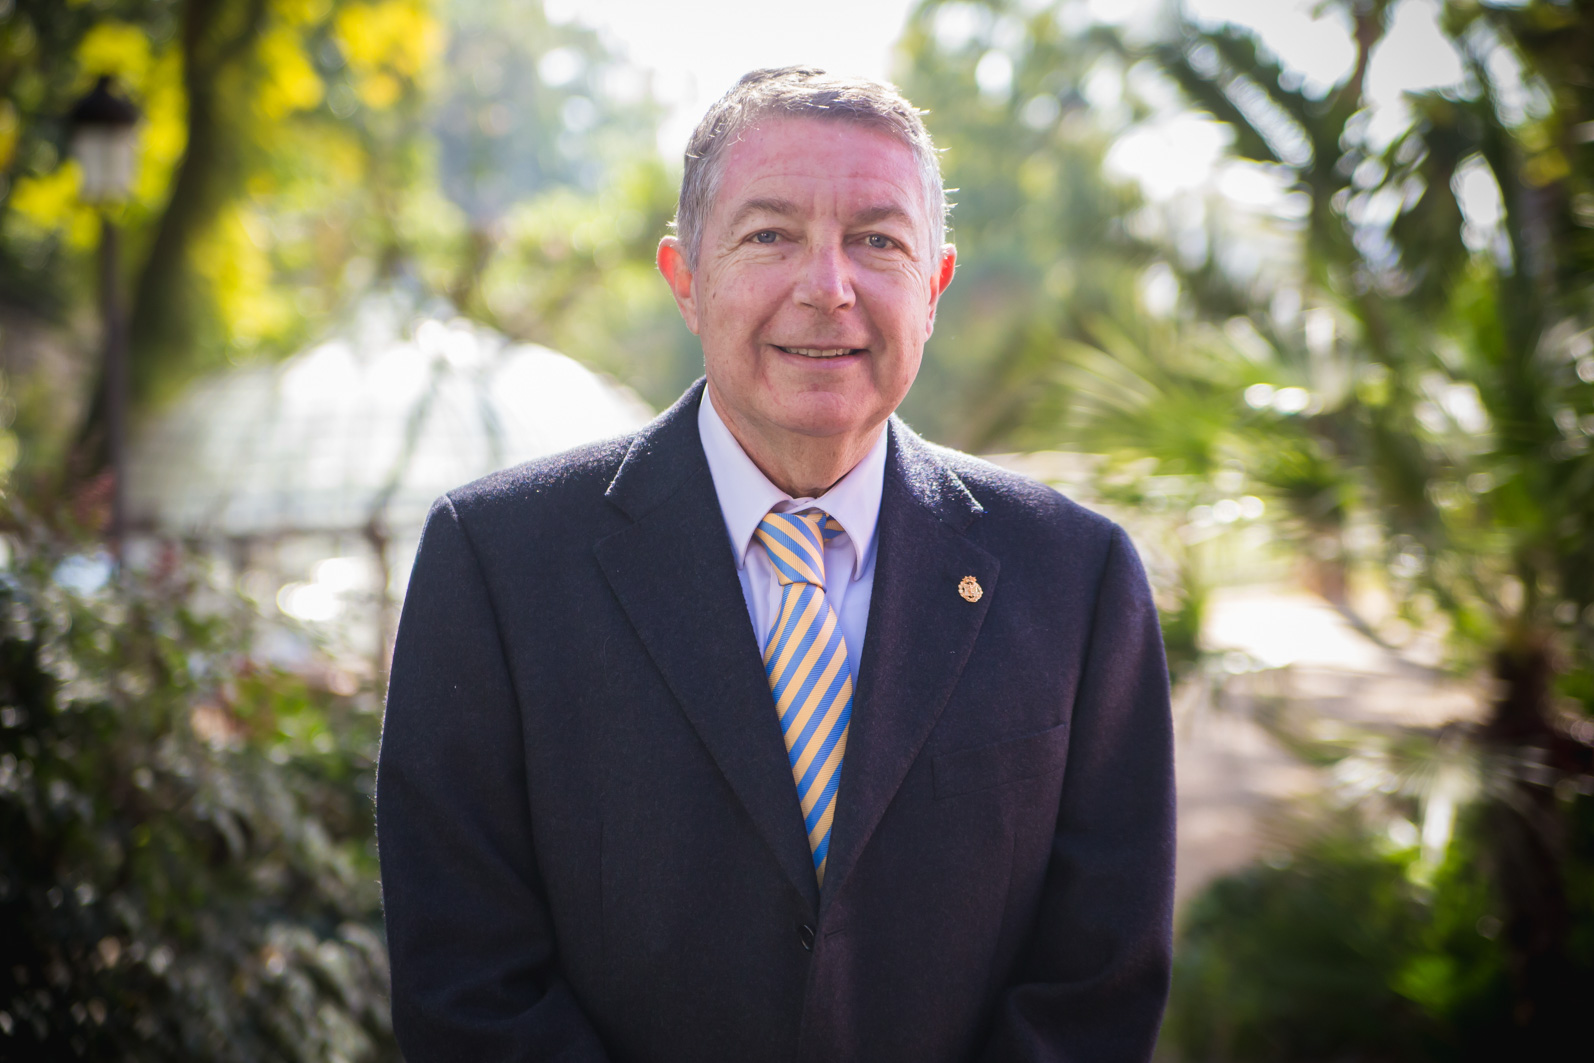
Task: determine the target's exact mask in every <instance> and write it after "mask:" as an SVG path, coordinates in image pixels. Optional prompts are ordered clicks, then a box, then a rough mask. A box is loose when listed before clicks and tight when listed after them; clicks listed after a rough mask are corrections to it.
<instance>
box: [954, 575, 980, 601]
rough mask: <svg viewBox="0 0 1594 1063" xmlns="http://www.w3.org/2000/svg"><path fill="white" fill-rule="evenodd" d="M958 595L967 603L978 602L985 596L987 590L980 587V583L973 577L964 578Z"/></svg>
mask: <svg viewBox="0 0 1594 1063" xmlns="http://www.w3.org/2000/svg"><path fill="white" fill-rule="evenodd" d="M958 593H959V594H961V595H962V596H963V600H964V601H965V602H977V601H979V600H980V598H981V597H982V596H984V594H985V588H984V587H981V586H980V581H979V580H977V579H975V578H974V577H973V576H964V577H963V578H962V580H960V581H959V582H958Z"/></svg>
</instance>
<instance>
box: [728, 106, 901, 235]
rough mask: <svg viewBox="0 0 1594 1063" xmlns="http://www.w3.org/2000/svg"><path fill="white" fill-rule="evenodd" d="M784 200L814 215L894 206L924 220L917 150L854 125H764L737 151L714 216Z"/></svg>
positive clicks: (787, 120)
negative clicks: (764, 200) (769, 199)
mask: <svg viewBox="0 0 1594 1063" xmlns="http://www.w3.org/2000/svg"><path fill="white" fill-rule="evenodd" d="M777 194H778V195H779V196H780V197H781V198H783V199H788V200H792V201H794V202H796V203H797V204H798V205H800V206H804V207H809V208H818V207H821V206H824V207H826V208H830V207H834V208H836V209H868V208H872V207H878V206H885V205H894V206H897V207H899V208H900V209H902V210H904V211H906V212H909V213H910V214H913V215H923V214H924V213H925V203H924V189H923V184H922V181H921V180H920V177H919V166H918V160H917V158H916V157H915V156H914V154H913V150H912V149H911V148H909V147H908V145H906V144H904V143H903V142H902V141H900V140H898V139H897V138H896V137H893V136H892V135H891V134H890V133H887V132H885V131H883V130H880V129H876V128H873V127H871V126H868V125H864V124H862V123H860V122H854V121H850V120H847V119H823V118H794V117H772V118H765V119H763V120H761V121H760V122H759V123H758V124H757V125H756V126H754V127H752V128H751V129H748V130H747V131H746V132H744V133H743V134H742V135H741V137H740V138H739V139H738V140H737V142H736V143H735V144H733V145H731V147H730V149H729V150H728V151H727V152H726V158H725V168H724V170H723V171H722V175H721V178H720V187H719V192H718V195H717V196H716V197H715V204H714V212H715V213H717V214H726V213H727V212H733V211H735V210H736V209H737V208H738V207H739V206H740V205H741V204H742V203H744V202H746V201H747V200H749V199H755V198H761V197H765V196H770V195H777Z"/></svg>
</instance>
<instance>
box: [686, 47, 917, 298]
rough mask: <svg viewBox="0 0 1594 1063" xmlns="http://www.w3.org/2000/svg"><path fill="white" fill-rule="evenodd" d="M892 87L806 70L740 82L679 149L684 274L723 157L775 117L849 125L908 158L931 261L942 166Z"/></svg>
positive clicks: (759, 73) (779, 70)
mask: <svg viewBox="0 0 1594 1063" xmlns="http://www.w3.org/2000/svg"><path fill="white" fill-rule="evenodd" d="M921 113H922V112H920V111H919V109H918V108H917V107H915V106H913V104H911V103H909V102H908V101H907V100H905V99H904V98H903V97H902V94H901V93H899V92H898V91H897V90H896V89H895V88H893V87H892V86H890V85H885V84H882V83H881V82H878V81H871V80H869V79H868V78H858V77H838V76H835V75H832V74H827V73H825V71H823V70H820V69H818V68H817V67H811V66H787V67H772V68H769V69H765V70H754V71H753V72H752V73H749V74H744V75H742V79H741V80H740V81H738V82H737V83H736V84H735V86H734V87H732V89H731V90H730V91H729V92H727V93H726V94H725V95H724V96H721V97H720V98H719V100H718V101H717V102H716V103H715V104H714V106H712V107H710V108H709V109H708V113H707V114H705V115H704V116H703V120H702V121H701V122H699V123H698V124H697V128H696V129H695V130H693V131H692V139H691V140H690V141H688V142H687V145H686V168H685V170H684V172H683V173H682V174H681V198H680V202H679V204H678V205H677V207H676V211H675V221H674V222H673V223H672V225H673V227H674V229H675V234H676V236H677V238H679V239H680V241H681V246H682V250H683V252H684V254H685V256H686V265H687V268H688V269H692V270H695V269H697V259H698V252H699V251H700V250H701V249H702V246H703V224H704V222H705V221H706V220H707V219H708V212H709V210H710V209H712V207H713V205H714V197H715V196H716V195H718V194H719V185H720V178H721V176H722V175H723V174H724V172H725V156H726V153H727V152H728V151H729V150H730V147H731V145H732V144H735V143H736V141H737V140H739V139H740V138H741V136H742V134H744V133H746V132H747V131H748V130H749V129H751V128H752V127H754V126H756V125H757V124H758V122H759V120H760V119H763V118H767V117H770V116H771V115H778V116H781V117H793V118H822V119H826V120H829V121H839V122H856V123H858V124H859V125H865V126H869V127H871V128H874V129H879V130H881V131H882V132H884V133H888V134H890V135H891V136H892V137H895V138H896V139H897V140H899V141H901V142H902V143H903V144H904V145H906V146H907V147H908V148H909V150H911V151H912V152H913V157H914V159H915V160H916V161H917V162H918V164H919V177H920V180H921V182H922V183H923V185H924V203H925V207H926V208H927V210H928V213H929V219H928V220H929V223H930V235H931V236H932V237H933V238H934V240H933V242H932V244H931V248H930V251H931V254H932V255H933V254H934V253H935V251H936V250H937V249H938V248H940V246H941V245H942V244H943V243H944V242H945V241H946V216H947V211H948V209H949V207H948V204H947V201H946V190H945V188H943V187H942V184H941V159H940V156H939V154H938V153H937V152H936V149H935V144H934V143H932V142H931V140H930V134H929V132H928V131H927V130H926V129H925V128H924V122H923V120H921V119H920V117H919V115H920V114H921Z"/></svg>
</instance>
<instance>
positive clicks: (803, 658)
mask: <svg viewBox="0 0 1594 1063" xmlns="http://www.w3.org/2000/svg"><path fill="white" fill-rule="evenodd" d="M841 532H842V527H841V525H840V524H838V523H837V522H836V519H835V518H834V517H830V516H827V515H826V514H825V512H824V510H821V509H805V510H803V511H802V512H801V513H774V512H771V513H769V514H768V515H767V516H765V517H764V519H763V521H762V522H761V523H760V524H759V525H758V530H757V531H756V532H754V535H755V536H756V537H757V539H758V541H759V542H760V543H762V544H763V545H764V550H765V551H766V552H767V553H768V554H769V560H770V562H771V563H772V564H773V565H774V566H775V573H776V574H777V575H778V576H779V577H780V613H779V615H778V616H777V617H776V619H775V623H774V626H773V627H771V628H770V629H769V635H768V636H767V637H766V638H765V639H764V671H765V672H766V673H767V674H768V675H769V689H770V691H771V693H773V694H774V696H775V711H776V712H777V713H778V714H779V717H780V726H781V730H782V731H783V732H784V733H785V736H786V753H787V756H788V757H789V758H790V760H791V774H792V778H793V779H794V780H796V783H797V798H798V800H799V801H800V802H801V804H802V809H803V819H804V821H805V822H806V824H807V827H808V847H809V848H810V849H811V850H813V854H814V874H815V875H816V876H818V878H819V884H820V885H821V886H822V885H824V882H825V858H826V856H827V855H828V854H829V852H830V824H831V821H832V820H833V819H834V818H835V815H836V785H837V784H838V783H839V782H840V781H841V758H842V756H843V755H844V754H845V753H846V752H847V722H848V721H849V720H851V719H852V667H851V666H850V665H849V664H848V663H847V643H846V642H845V641H844V640H843V639H842V637H841V626H840V625H839V624H838V623H837V622H836V611H835V610H834V609H832V608H830V603H829V602H827V601H826V600H825V545H824V544H825V543H826V542H828V541H829V540H831V539H834V538H835V537H836V536H837V535H840V534H841Z"/></svg>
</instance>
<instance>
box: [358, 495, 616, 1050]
mask: <svg viewBox="0 0 1594 1063" xmlns="http://www.w3.org/2000/svg"><path fill="white" fill-rule="evenodd" d="M376 809H377V837H378V841H379V845H380V853H381V864H382V898H383V906H384V909H385V912H386V919H387V937H388V948H389V953H390V962H391V965H392V977H393V1028H394V1031H395V1033H396V1035H397V1037H398V1040H399V1045H400V1047H401V1049H402V1050H403V1053H404V1058H405V1059H406V1060H408V1061H409V1063H432V1061H436V1060H470V1061H473V1063H491V1061H498V1060H505V1061H508V1060H515V1061H531V1060H567V1061H571V1063H575V1061H581V1063H601V1061H603V1060H604V1059H605V1058H606V1056H605V1053H604V1050H603V1047H602V1045H601V1043H600V1042H599V1039H598V1037H597V1035H596V1033H595V1032H594V1031H593V1029H592V1026H591V1024H590V1023H589V1021H588V1020H587V1018H586V1016H585V1015H584V1014H583V1013H582V1011H581V1008H580V1005H579V1004H578V1003H577V1002H576V1000H575V998H574V996H573V995H572V994H571V992H570V989H569V987H568V986H567V985H566V984H565V982H564V981H563V979H562V978H561V977H560V975H559V962H558V956H557V954H556V952H555V948H554V939H553V931H552V926H551V923H550V918H549V913H548V906H547V903H546V901H545V898H544V895H543V889H542V886H541V883H540V881H539V877H538V869H537V865H536V859H535V854H534V851H533V845H532V831H531V816H530V811H529V808H528V805H527V787H526V767H525V755H524V750H523V745H522V736H521V724H520V716H519V713H518V709H517V700H516V696H515V692H514V690H513V689H512V685H511V678H510V673H509V668H508V665H507V662H506V660H505V655H504V650H503V645H502V641H501V636H500V633H499V629H498V624H497V621H496V618H495V615H494V612H493V606H492V603H491V601H490V599H489V596H488V592H487V586H486V583H485V581H484V579H483V576H482V572H481V569H480V566H479V564H478V562H477V560H476V557H475V554H474V553H473V551H472V549H471V545H470V543H469V540H468V538H467V536H466V533H465V531H464V529H463V528H462V527H461V526H460V522H459V517H458V514H457V513H456V512H455V510H454V507H453V506H452V504H451V503H450V502H449V500H448V499H447V498H444V499H442V500H440V501H439V502H438V503H437V504H436V505H435V506H434V507H433V508H432V512H431V515H430V516H429V517H428V519H427V523H426V530H425V531H424V533H423V534H422V538H421V545H420V549H419V552H418V554H417V557H416V560H415V566H414V570H413V572H412V574H411V577H410V584H409V590H408V593H407V595H406V597H405V602H404V611H403V616H402V619H401V620H400V623H399V630H398V639H397V643H396V645H395V648H394V652H393V668H392V676H391V679H390V682H389V686H388V696H387V711H386V715H385V717H384V719H383V723H382V750H381V756H380V760H379V762H378V769H377V806H376Z"/></svg>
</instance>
